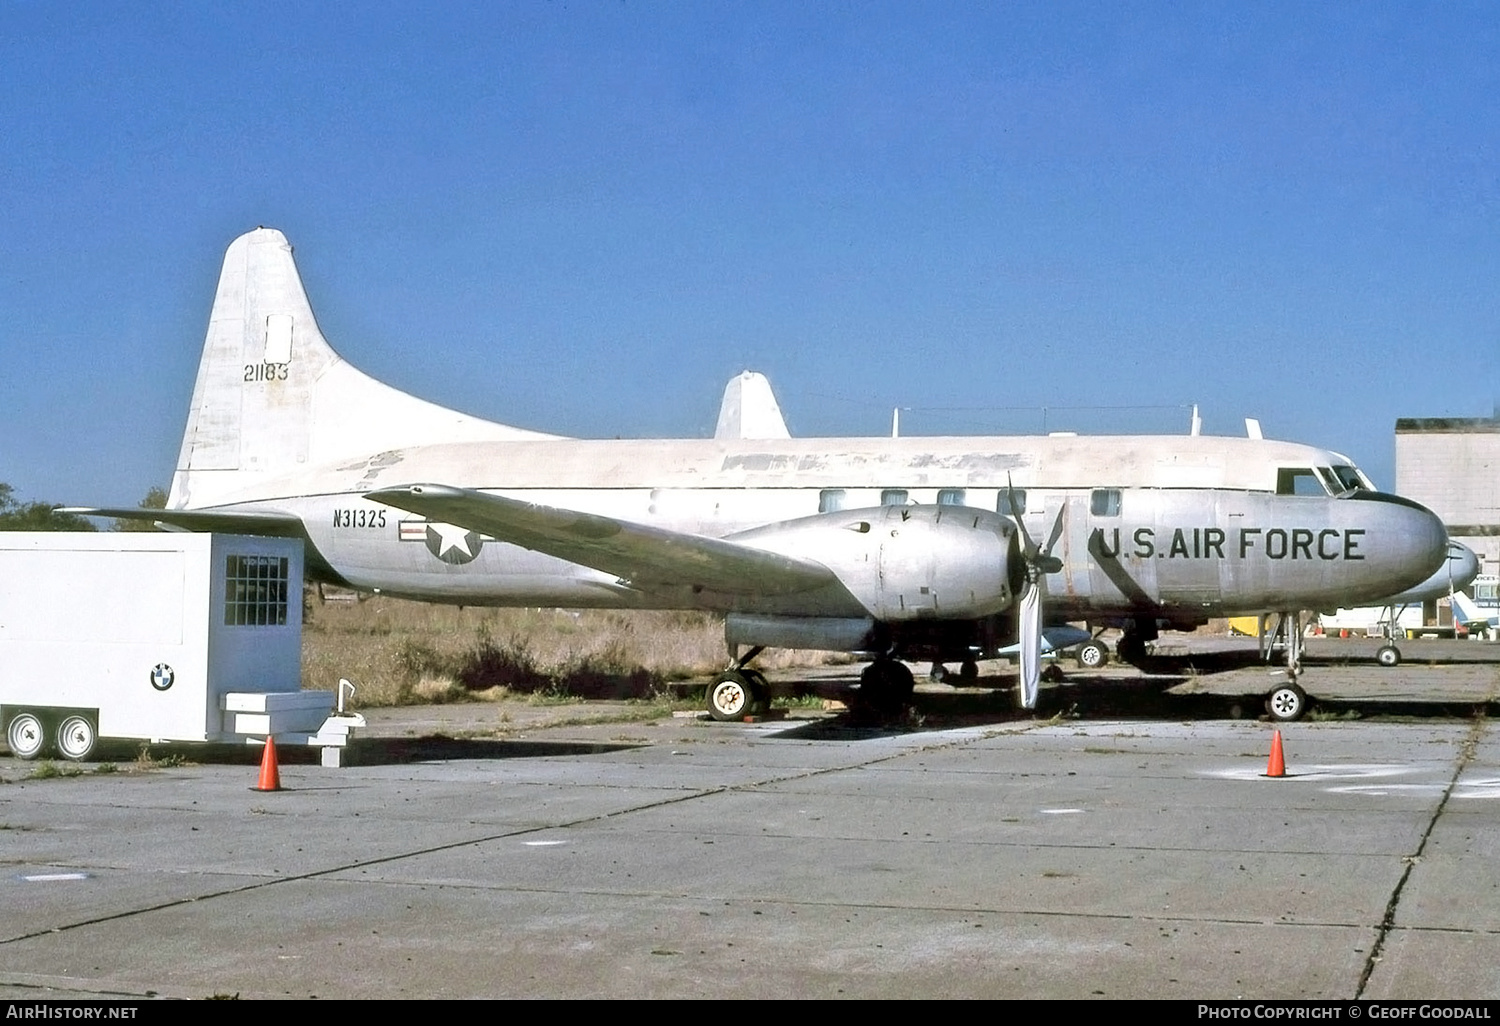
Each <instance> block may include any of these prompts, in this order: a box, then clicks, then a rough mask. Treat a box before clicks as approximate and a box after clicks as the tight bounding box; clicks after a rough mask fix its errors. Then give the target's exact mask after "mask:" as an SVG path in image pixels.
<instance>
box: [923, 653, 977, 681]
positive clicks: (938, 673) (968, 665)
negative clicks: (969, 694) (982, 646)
mask: <svg viewBox="0 0 1500 1026" xmlns="http://www.w3.org/2000/svg"><path fill="white" fill-rule="evenodd" d="M927 679H928V680H930V681H932V682H933V683H934V684H947V685H949V686H950V687H955V688H971V687H973V686H974V684H975V682H976V681H978V680H979V664H978V663H976V662H975V661H974V660H973V659H965V660H964V661H963V662H962V663H960V664H959V667H958V673H957V674H954V673H952V672H951V671H950V670H949V669H948V667H946V666H944V665H943V664H942V663H933V664H932V671H931V672H930V673H928V675H927Z"/></svg>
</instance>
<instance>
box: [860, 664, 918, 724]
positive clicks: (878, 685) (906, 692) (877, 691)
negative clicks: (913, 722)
mask: <svg viewBox="0 0 1500 1026" xmlns="http://www.w3.org/2000/svg"><path fill="white" fill-rule="evenodd" d="M916 687H917V682H916V679H915V678H914V677H912V675H911V670H909V669H907V668H906V664H905V663H901V662H897V661H896V660H894V659H877V660H875V662H873V663H871V664H870V665H869V666H866V667H865V669H864V672H863V673H861V674H860V675H859V704H860V705H862V706H864V707H865V708H866V709H868V710H869V711H870V712H873V713H876V714H879V715H881V716H894V715H896V714H898V713H900V712H901V710H902V708H904V707H905V706H906V705H907V703H909V702H910V701H911V696H912V692H913V691H915V690H916Z"/></svg>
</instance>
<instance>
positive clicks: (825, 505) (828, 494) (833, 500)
mask: <svg viewBox="0 0 1500 1026" xmlns="http://www.w3.org/2000/svg"><path fill="white" fill-rule="evenodd" d="M843 508H844V490H843V489H842V488H824V489H823V490H822V491H821V492H819V493H818V512H819V513H834V512H837V511H838V510H841V509H843Z"/></svg>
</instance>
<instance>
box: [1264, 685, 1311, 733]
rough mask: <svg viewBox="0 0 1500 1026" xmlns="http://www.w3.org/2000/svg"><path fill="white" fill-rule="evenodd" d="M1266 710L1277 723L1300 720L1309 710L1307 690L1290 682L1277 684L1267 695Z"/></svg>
mask: <svg viewBox="0 0 1500 1026" xmlns="http://www.w3.org/2000/svg"><path fill="white" fill-rule="evenodd" d="M1266 712H1267V713H1269V714H1270V716H1271V719H1272V720H1274V721H1276V722H1277V723H1291V722H1292V721H1293V720H1300V719H1301V718H1302V717H1303V715H1304V714H1305V713H1306V712H1307V692H1306V691H1303V690H1302V688H1301V687H1300V686H1299V685H1297V684H1292V683H1290V682H1288V683H1286V684H1280V685H1277V686H1276V687H1275V688H1273V689H1272V690H1271V693H1270V694H1269V695H1267V696H1266Z"/></svg>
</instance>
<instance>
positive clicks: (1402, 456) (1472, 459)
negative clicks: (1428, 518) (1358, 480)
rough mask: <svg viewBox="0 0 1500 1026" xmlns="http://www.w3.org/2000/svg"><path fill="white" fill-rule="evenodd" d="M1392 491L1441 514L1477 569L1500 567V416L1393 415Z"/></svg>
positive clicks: (1496, 570) (1497, 570) (1496, 569)
mask: <svg viewBox="0 0 1500 1026" xmlns="http://www.w3.org/2000/svg"><path fill="white" fill-rule="evenodd" d="M1396 493H1397V494H1398V495H1404V496H1406V497H1407V498H1410V499H1415V500H1417V501H1418V502H1420V503H1422V504H1423V505H1424V506H1426V507H1428V508H1429V509H1431V510H1432V511H1433V512H1434V513H1436V514H1437V515H1438V516H1440V517H1442V518H1443V523H1445V524H1447V525H1448V534H1449V536H1450V537H1451V538H1453V539H1454V540H1455V541H1460V542H1463V543H1464V544H1465V545H1467V546H1469V548H1471V549H1473V550H1474V551H1475V552H1477V553H1478V554H1479V558H1480V572H1481V573H1485V574H1495V573H1500V416H1495V417H1479V418H1472V419H1469V418H1457V417H1410V418H1408V417H1403V418H1401V419H1399V420H1397V421H1396Z"/></svg>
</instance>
